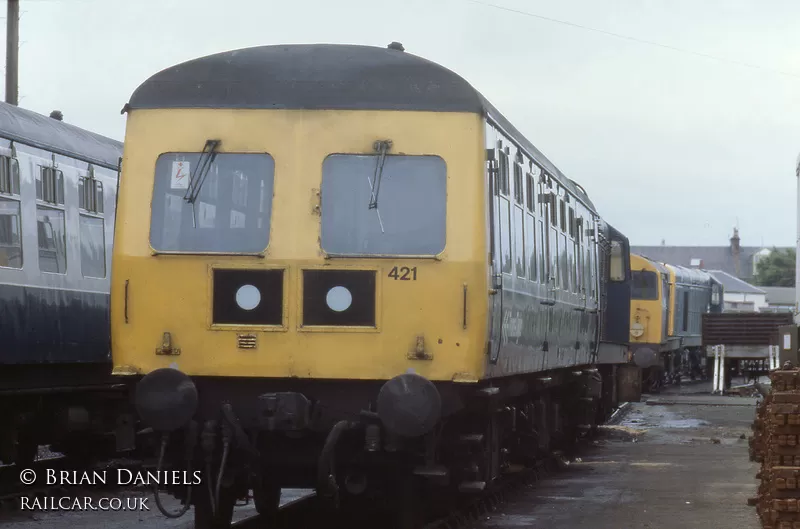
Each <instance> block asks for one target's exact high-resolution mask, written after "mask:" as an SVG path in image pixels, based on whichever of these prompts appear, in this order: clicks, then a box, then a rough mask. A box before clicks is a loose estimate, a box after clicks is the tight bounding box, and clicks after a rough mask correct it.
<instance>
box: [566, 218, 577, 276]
mask: <svg viewBox="0 0 800 529" xmlns="http://www.w3.org/2000/svg"><path fill="white" fill-rule="evenodd" d="M568 211H569V214H568V216H567V218H568V220H567V232H568V240H567V262H568V264H567V266H568V270H569V281H570V288H571V290H572V291H573V292H578V280H577V277H578V270H577V267H578V255H577V253H576V244H575V210H573V209H572V208H568Z"/></svg>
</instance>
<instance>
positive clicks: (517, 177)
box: [512, 151, 526, 277]
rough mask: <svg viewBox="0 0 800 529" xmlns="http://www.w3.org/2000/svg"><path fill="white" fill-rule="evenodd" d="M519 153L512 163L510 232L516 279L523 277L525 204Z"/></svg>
mask: <svg viewBox="0 0 800 529" xmlns="http://www.w3.org/2000/svg"><path fill="white" fill-rule="evenodd" d="M520 157H521V155H520V154H519V151H517V161H516V162H515V163H514V218H513V221H514V222H513V226H512V230H513V231H514V262H515V268H516V273H517V277H525V251H526V248H525V241H524V238H525V234H524V223H525V212H524V211H523V207H524V206H523V203H524V202H525V194H524V187H523V186H524V184H523V179H522V166H521V165H520V163H519V162H520Z"/></svg>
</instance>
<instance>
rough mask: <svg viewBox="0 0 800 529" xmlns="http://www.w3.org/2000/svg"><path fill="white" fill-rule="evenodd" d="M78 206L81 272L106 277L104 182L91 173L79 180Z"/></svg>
mask: <svg viewBox="0 0 800 529" xmlns="http://www.w3.org/2000/svg"><path fill="white" fill-rule="evenodd" d="M78 208H79V210H80V225H81V273H82V274H83V277H93V278H99V279H103V278H105V277H106V241H105V221H104V219H103V182H101V181H99V180H97V179H96V178H95V175H94V170H93V169H92V168H91V167H90V168H89V174H88V175H86V176H83V177H81V178H80V179H79V180H78Z"/></svg>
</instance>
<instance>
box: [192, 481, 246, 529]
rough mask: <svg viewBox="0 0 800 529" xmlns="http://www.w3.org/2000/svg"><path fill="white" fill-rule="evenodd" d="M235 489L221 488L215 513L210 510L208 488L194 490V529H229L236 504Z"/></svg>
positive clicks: (198, 487)
mask: <svg viewBox="0 0 800 529" xmlns="http://www.w3.org/2000/svg"><path fill="white" fill-rule="evenodd" d="M234 491H235V489H234V488H232V487H222V490H220V493H219V504H218V505H217V506H216V507H217V509H216V513H214V512H212V510H211V497H210V496H209V494H208V487H207V486H206V485H205V484H203V485H198V486H197V487H195V489H194V491H193V492H194V494H196V495H197V496H196V498H195V500H194V529H229V528H230V526H231V522H232V521H233V507H234V505H235V504H236V494H235V492H234Z"/></svg>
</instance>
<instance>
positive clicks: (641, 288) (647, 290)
mask: <svg viewBox="0 0 800 529" xmlns="http://www.w3.org/2000/svg"><path fill="white" fill-rule="evenodd" d="M631 298H632V299H651V300H652V299H658V275H657V274H656V273H655V272H651V271H648V270H632V271H631Z"/></svg>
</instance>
